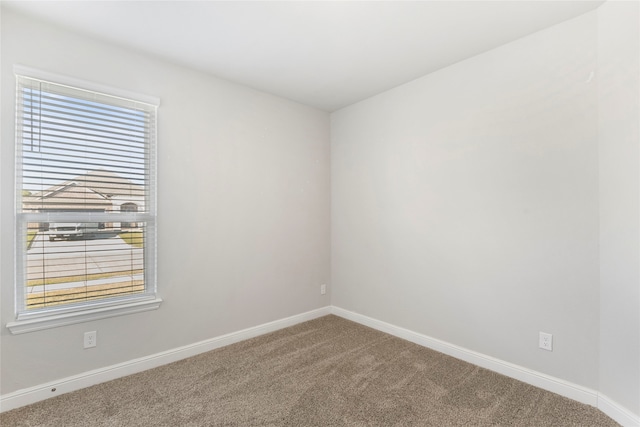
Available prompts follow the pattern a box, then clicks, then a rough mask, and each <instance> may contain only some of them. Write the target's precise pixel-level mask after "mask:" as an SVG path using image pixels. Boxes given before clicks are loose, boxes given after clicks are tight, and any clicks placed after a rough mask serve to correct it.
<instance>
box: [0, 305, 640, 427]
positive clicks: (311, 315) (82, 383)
mask: <svg viewBox="0 0 640 427" xmlns="http://www.w3.org/2000/svg"><path fill="white" fill-rule="evenodd" d="M328 314H335V315H337V316H340V317H343V318H345V319H349V320H352V321H354V322H357V323H360V324H362V325H365V326H369V327H371V328H373V329H376V330H379V331H382V332H386V333H388V334H390V335H393V336H396V337H398V338H402V339H405V340H407V341H411V342H413V343H415V344H418V345H421V346H423V347H427V348H431V349H433V350H436V351H439V352H441V353H444V354H448V355H449V356H453V357H455V358H457V359H461V360H464V361H466V362H469V363H473V364H474V365H477V366H481V367H483V368H486V369H489V370H492V371H494V372H498V373H500V374H503V375H506V376H508V377H511V378H515V379H517V380H520V381H523V382H525V383H528V384H531V385H534V386H536V387H540V388H542V389H545V390H548V391H551V392H554V393H557V394H559V395H561V396H565V397H568V398H570V399H573V400H576V401H578V402H581V403H585V404H588V405H591V406H595V407H597V408H598V409H600V410H601V411H602V412H604V413H605V414H607V415H608V416H609V417H611V418H612V419H613V420H615V421H616V422H618V423H619V424H621V425H622V426H624V427H640V417H638V416H637V415H635V414H633V413H632V412H630V411H629V410H627V409H625V408H624V407H622V406H621V405H619V404H617V403H616V402H615V401H613V400H611V399H610V398H608V397H607V396H604V395H602V394H600V393H598V392H597V391H595V390H591V389H588V388H585V387H582V386H579V385H577V384H573V383H570V382H568V381H564V380H561V379H559V378H555V377H552V376H549V375H546V374H543V373H540V372H536V371H533V370H531V369H527V368H524V367H522V366H518V365H515V364H512V363H509V362H505V361H503V360H500V359H496V358H494V357H491V356H487V355H484V354H481V353H477V352H475V351H471V350H468V349H465V348H463V347H459V346H456V345H454V344H450V343H447V342H445V341H441V340H438V339H435V338H431V337H429V336H426V335H423V334H419V333H417V332H413V331H410V330H408V329H404V328H400V327H398V326H394V325H392V324H389V323H386V322H382V321H380V320H376V319H373V318H370V317H367V316H363V315H361V314H357V313H354V312H351V311H348V310H344V309H342V308H339V307H335V306H328V307H323V308H320V309H317V310H312V311H309V312H306V313H302V314H298V315H295V316H291V317H287V318H284V319H280V320H276V321H273V322H269V323H265V324H262V325H258V326H254V327H252V328H247V329H243V330H241V331H237V332H232V333H230V334H226V335H222V336H219V337H215V338H211V339H208V340H204V341H200V342H197V343H194V344H190V345H186V346H183V347H178V348H175V349H172V350H167V351H164V352H161V353H156V354H153V355H150V356H147V357H141V358H139V359H134V360H130V361H127V362H123V363H119V364H117V365H111V366H107V367H105V368H100V369H96V370H93V371H89V372H84V373H82V374H79V375H74V376H71V377H67V378H62V379H60V380H57V381H52V382H49V383H46V384H40V385H38V386H35V387H30V388H26V389H22V390H18V391H15V392H12V393H8V394H5V395H2V396H0V412H4V411H9V410H11V409H14V408H19V407H21V406H25V405H29V404H31V403H35V402H38V401H41V400H45V399H48V398H51V397H54V396H58V395H60V394H64V393H69V392H71V391H75V390H79V389H82V388H85V387H89V386H92V385H95V384H100V383H103V382H105V381H110V380H114V379H117V378H121V377H124V376H127V375H131V374H135V373H138V372H142V371H146V370H147V369H151V368H155V367H158V366H162V365H166V364H167V363H172V362H176V361H178V360H182V359H186V358H187V357H191V356H195V355H197V354H200V353H204V352H207V351H211V350H215V349H217V348H220V347H224V346H227V345H229V344H233V343H236V342H239V341H243V340H246V339H249V338H254V337H257V336H260V335H264V334H267V333H269V332H274V331H277V330H279V329H283V328H286V327H289V326H293V325H296V324H298V323H302V322H306V321H308V320H313V319H316V318H318V317H322V316H326V315H328ZM54 390H55V391H54Z"/></svg>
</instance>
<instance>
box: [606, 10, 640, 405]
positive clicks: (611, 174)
mask: <svg viewBox="0 0 640 427" xmlns="http://www.w3.org/2000/svg"><path fill="white" fill-rule="evenodd" d="M639 23H640V8H639V5H638V3H637V2H611V1H609V2H607V3H605V4H604V5H603V6H602V7H600V9H598V75H599V77H598V89H599V90H598V95H599V96H598V147H599V150H598V158H599V162H600V179H599V184H600V266H601V268H600V392H602V393H603V394H604V395H606V396H608V397H609V398H611V399H612V400H614V401H616V402H618V403H619V404H621V405H623V406H625V407H626V408H628V409H629V410H631V411H633V412H635V413H636V414H640V269H639V262H640V241H639V238H640V227H639V226H640V210H639V206H638V197H639V192H640V174H639V173H638V172H639V171H640V163H639V159H640V149H639V148H640V144H639V142H640V133H639V129H640V123H639V121H640V103H639V97H640V85H639V78H640V62H639V55H640V31H639Z"/></svg>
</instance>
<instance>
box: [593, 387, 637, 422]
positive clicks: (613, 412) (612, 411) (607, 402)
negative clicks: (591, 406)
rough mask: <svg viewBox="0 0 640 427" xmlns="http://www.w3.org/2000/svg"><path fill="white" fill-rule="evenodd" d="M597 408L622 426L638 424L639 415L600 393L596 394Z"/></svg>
mask: <svg viewBox="0 0 640 427" xmlns="http://www.w3.org/2000/svg"><path fill="white" fill-rule="evenodd" d="M598 409H600V410H601V411H602V412H604V413H605V414H607V415H608V416H609V417H610V418H611V419H613V420H614V421H615V422H617V423H618V424H620V425H621V426H623V427H639V426H640V416H638V415H635V414H633V413H631V412H630V411H629V410H628V409H626V408H623V407H622V406H620V405H618V404H617V403H616V402H614V401H613V400H611V399H610V398H609V397H607V396H605V395H603V394H602V393H599V394H598Z"/></svg>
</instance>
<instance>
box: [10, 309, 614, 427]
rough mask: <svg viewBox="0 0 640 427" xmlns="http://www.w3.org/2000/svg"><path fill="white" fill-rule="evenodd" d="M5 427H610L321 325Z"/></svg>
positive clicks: (106, 387) (325, 321)
mask: <svg viewBox="0 0 640 427" xmlns="http://www.w3.org/2000/svg"><path fill="white" fill-rule="evenodd" d="M0 425H2V426H83V427H84V426H487V425H492V426H615V425H617V424H616V423H615V422H613V421H612V420H611V419H610V418H608V417H607V416H605V415H604V414H603V413H601V412H600V411H598V410H597V409H595V408H592V407H590V406H587V405H582V404H580V403H577V402H574V401H572V400H569V399H566V398H563V397H560V396H558V395H556V394H553V393H549V392H546V391H543V390H541V389H538V388H536V387H533V386H530V385H527V384H524V383H521V382H519V381H516V380H513V379H510V378H507V377H505V376H502V375H499V374H496V373H493V372H491V371H488V370H486V369H482V368H479V367H477V366H474V365H471V364H468V363H465V362H462V361H460V360H457V359H454V358H452V357H449V356H445V355H443V354H440V353H437V352H435V351H432V350H429V349H426V348H423V347H420V346H418V345H415V344H412V343H409V342H407V341H403V340H401V339H398V338H395V337H392V336H390V335H387V334H384V333H382V332H378V331H375V330H373V329H370V328H367V327H364V326H361V325H358V324H356V323H353V322H350V321H348V320H345V319H342V318H339V317H336V316H327V317H323V318H320V319H316V320H312V321H310V322H306V323H302V324H300V325H296V326H293V327H290V328H287V329H283V330H281V331H278V332H274V333H271V334H268V335H264V336H261V337H258V338H254V339H251V340H248V341H244V342H241V343H238V344H234V345H231V346H228V347H225V348H221V349H218V350H215V351H211V352H209V353H204V354H201V355H199V356H196V357H192V358H190V359H186V360H182V361H180V362H176V363H172V364H170V365H166V366H162V367H160V368H156V369H152V370H149V371H146V372H142V373H140V374H136V375H132V376H129V377H126V378H121V379H118V380H115V381H111V382H108V383H104V384H99V385H97V386H93V387H90V388H87V389H84V390H79V391H77V392H73V393H68V394H65V395H61V396H58V397H55V398H52V399H49V400H46V401H43V402H39V403H36V404H34V405H31V406H27V407H24V408H19V409H15V410H13V411H10V412H6V413H4V414H2V415H0Z"/></svg>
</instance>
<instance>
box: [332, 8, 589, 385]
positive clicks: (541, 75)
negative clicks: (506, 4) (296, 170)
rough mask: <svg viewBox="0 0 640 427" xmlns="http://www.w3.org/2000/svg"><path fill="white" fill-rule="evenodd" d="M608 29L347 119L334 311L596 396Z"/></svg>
mask: <svg viewBox="0 0 640 427" xmlns="http://www.w3.org/2000/svg"><path fill="white" fill-rule="evenodd" d="M596 37H597V18H596V14H595V13H589V14H587V15H583V16H581V17H578V18H576V19H573V20H571V21H568V22H566V23H563V24H560V25H557V26H555V27H552V28H549V29H546V30H543V31H541V32H538V33H536V34H533V35H531V36H529V37H526V38H523V39H520V40H517V41H515V42H512V43H510V44H508V45H504V46H502V47H499V48H497V49H494V50H492V51H489V52H487V53H485V54H482V55H479V56H476V57H473V58H470V59H468V60H465V61H462V62H460V63H457V64H455V65H453V66H450V67H448V68H445V69H442V70H440V71H437V72H435V73H432V74H430V75H427V76H425V77H423V78H420V79H418V80H415V81H413V82H411V83H408V84H406V85H403V86H401V87H398V88H396V89H393V90H391V91H388V92H386V93H383V94H381V95H378V96H376V97H373V98H371V99H368V100H365V101H363V102H360V103H358V104H355V105H352V106H350V107H347V108H345V109H343V110H340V111H338V112H336V113H334V114H332V122H331V127H332V129H331V138H332V146H331V179H332V188H331V191H332V207H331V211H332V214H331V221H332V286H333V300H332V302H333V305H335V306H338V307H341V308H344V309H347V310H351V311H355V312H357V313H360V314H363V315H366V316H370V317H373V318H375V319H378V320H382V321H385V322H388V323H391V324H393V325H397V326H400V327H404V328H407V329H410V330H413V331H415V332H418V333H421V334H425V335H428V336H431V337H434V338H437V339H440V340H443V341H446V342H449V343H453V344H455V345H458V346H462V347H465V348H467V349H470V350H474V351H476V352H480V353H483V354H486V355H489V356H493V357H496V358H498V359H502V360H505V361H508V362H511V363H515V364H517V365H521V366H524V367H527V368H529V369H533V370H535V371H539V372H543V373H546V374H549V375H552V376H554V377H558V378H562V379H565V380H567V381H570V382H573V383H576V384H579V385H582V386H586V387H589V388H592V389H597V387H598V381H599V377H598V349H599V346H598V340H599V316H598V311H599V280H598V260H599V252H598V214H599V210H598V158H597V155H598V145H597V113H598V108H597V95H598V92H597V78H596V77H594V76H592V73H595V71H596V65H597V64H596V50H597V49H596V46H597V43H596ZM539 331H544V332H548V333H552V334H553V336H554V351H553V352H547V351H544V350H541V349H538V332H539Z"/></svg>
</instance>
